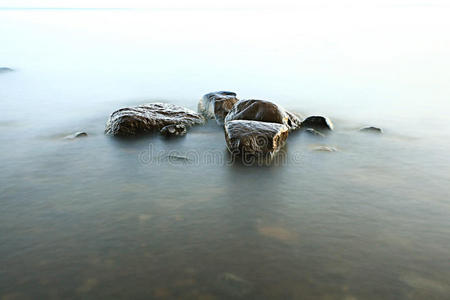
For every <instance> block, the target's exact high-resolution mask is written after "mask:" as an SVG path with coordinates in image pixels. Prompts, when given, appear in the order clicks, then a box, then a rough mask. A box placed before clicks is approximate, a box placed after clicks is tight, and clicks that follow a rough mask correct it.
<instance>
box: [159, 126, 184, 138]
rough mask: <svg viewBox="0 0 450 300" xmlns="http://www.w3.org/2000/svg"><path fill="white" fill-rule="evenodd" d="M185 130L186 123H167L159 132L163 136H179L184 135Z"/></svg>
mask: <svg viewBox="0 0 450 300" xmlns="http://www.w3.org/2000/svg"><path fill="white" fill-rule="evenodd" d="M186 132H187V129H186V125H183V124H176V125H167V126H164V127H163V128H162V129H161V130H160V133H161V134H162V135H165V136H181V135H185V134H186Z"/></svg>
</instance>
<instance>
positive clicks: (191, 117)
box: [105, 103, 205, 136]
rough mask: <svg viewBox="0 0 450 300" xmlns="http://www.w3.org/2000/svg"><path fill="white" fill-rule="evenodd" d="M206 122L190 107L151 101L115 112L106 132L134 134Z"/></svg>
mask: <svg viewBox="0 0 450 300" xmlns="http://www.w3.org/2000/svg"><path fill="white" fill-rule="evenodd" d="M204 122H205V119H204V117H203V116H202V115H200V114H198V113H196V112H194V111H192V110H190V109H187V108H184V107H181V106H178V105H174V104H169V103H149V104H143V105H139V106H135V107H127V108H122V109H119V110H117V111H115V112H113V113H112V114H111V116H110V117H109V119H108V121H107V123H106V129H105V133H106V134H109V135H121V136H133V135H138V134H142V133H150V132H154V131H155V130H161V129H162V128H163V127H165V126H168V125H184V126H193V125H198V124H203V123H204Z"/></svg>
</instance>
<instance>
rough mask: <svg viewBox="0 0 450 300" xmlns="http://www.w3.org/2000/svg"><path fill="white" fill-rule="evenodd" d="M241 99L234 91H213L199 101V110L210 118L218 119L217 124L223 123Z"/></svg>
mask: <svg viewBox="0 0 450 300" xmlns="http://www.w3.org/2000/svg"><path fill="white" fill-rule="evenodd" d="M238 101H239V100H238V99H237V98H236V93H233V92H226V91H220V92H212V93H208V94H206V95H204V96H203V97H202V98H201V99H200V101H199V103H198V112H199V113H201V114H203V115H204V116H205V117H206V118H208V119H216V122H217V124H219V125H223V123H224V119H225V117H226V116H227V114H228V113H229V111H230V110H231V108H232V107H233V105H234V104H235V103H236V102H238Z"/></svg>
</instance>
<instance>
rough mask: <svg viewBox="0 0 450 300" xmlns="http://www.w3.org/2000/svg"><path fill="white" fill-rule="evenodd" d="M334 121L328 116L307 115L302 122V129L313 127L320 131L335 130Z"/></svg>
mask: <svg viewBox="0 0 450 300" xmlns="http://www.w3.org/2000/svg"><path fill="white" fill-rule="evenodd" d="M333 127H334V126H333V123H332V122H331V120H330V119H328V118H327V117H322V116H311V117H307V118H306V119H305V120H304V121H303V122H302V124H301V128H302V129H306V128H312V129H314V130H318V131H320V132H327V131H331V130H333Z"/></svg>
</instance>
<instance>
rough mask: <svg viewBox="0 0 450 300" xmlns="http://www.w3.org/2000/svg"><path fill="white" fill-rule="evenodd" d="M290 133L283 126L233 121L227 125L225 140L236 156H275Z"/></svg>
mask: <svg viewBox="0 0 450 300" xmlns="http://www.w3.org/2000/svg"><path fill="white" fill-rule="evenodd" d="M288 131H289V128H288V127H286V126H285V125H283V124H278V123H269V122H258V121H247V120H233V121H227V122H226V123H225V140H226V142H227V148H228V150H229V151H230V152H231V153H232V154H234V155H254V156H261V155H267V154H268V155H270V156H273V154H275V153H276V152H277V151H279V150H280V148H281V147H283V145H284V144H285V142H286V139H287V137H288Z"/></svg>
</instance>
